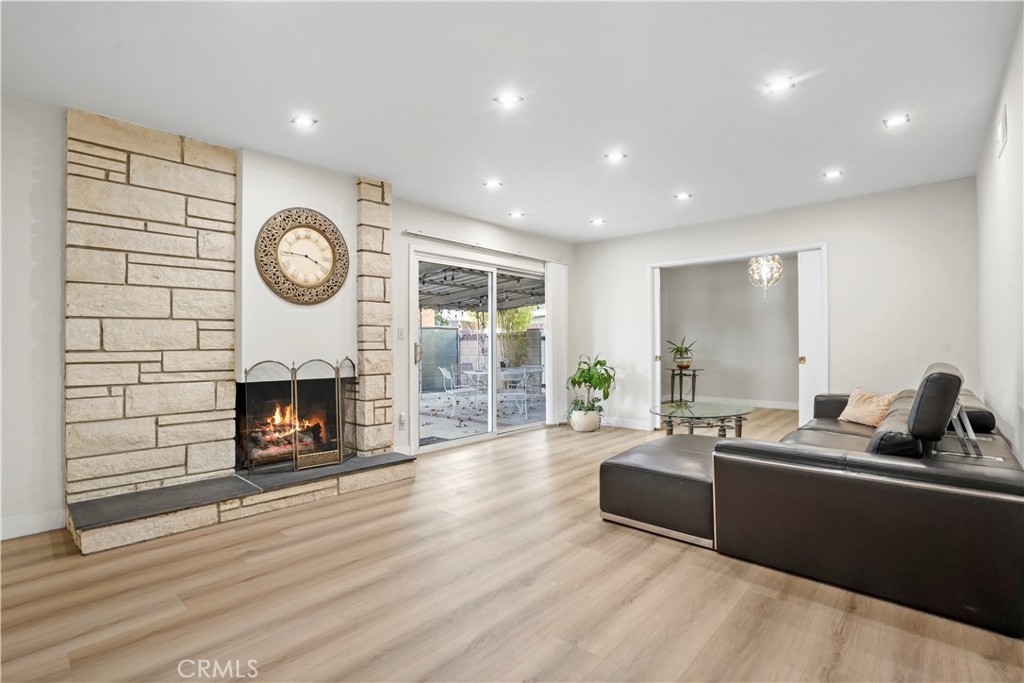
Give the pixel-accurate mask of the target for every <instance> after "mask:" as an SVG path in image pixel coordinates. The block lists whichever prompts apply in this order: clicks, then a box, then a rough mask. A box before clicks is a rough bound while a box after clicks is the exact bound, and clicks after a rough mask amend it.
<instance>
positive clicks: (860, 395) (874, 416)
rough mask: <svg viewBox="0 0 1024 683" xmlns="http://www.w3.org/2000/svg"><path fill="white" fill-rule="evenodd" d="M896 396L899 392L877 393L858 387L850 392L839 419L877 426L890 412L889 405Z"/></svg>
mask: <svg viewBox="0 0 1024 683" xmlns="http://www.w3.org/2000/svg"><path fill="white" fill-rule="evenodd" d="M896 396H897V394H876V393H875V392H873V391H865V390H864V389H861V388H860V387H857V388H856V389H854V390H853V393H852V394H850V400H849V401H848V402H847V404H846V408H845V409H844V410H843V414H842V415H840V416H839V419H840V420H842V421H844V422H856V423H858V424H862V425H868V426H869V427H877V426H878V423H879V422H881V421H882V418H884V417H885V414H886V413H888V412H889V406H891V405H892V402H893V401H895V400H896Z"/></svg>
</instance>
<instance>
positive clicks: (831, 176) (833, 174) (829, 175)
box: [821, 168, 843, 180]
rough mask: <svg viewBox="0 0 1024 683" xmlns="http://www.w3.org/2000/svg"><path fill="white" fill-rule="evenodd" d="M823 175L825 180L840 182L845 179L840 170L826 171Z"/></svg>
mask: <svg viewBox="0 0 1024 683" xmlns="http://www.w3.org/2000/svg"><path fill="white" fill-rule="evenodd" d="M821 175H822V177H824V178H825V180H839V179H840V178H842V177H843V170H842V169H840V168H834V169H832V170H831V171H825V172H824V173H822V174H821Z"/></svg>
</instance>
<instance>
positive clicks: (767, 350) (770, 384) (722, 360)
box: [659, 255, 799, 410]
mask: <svg viewBox="0 0 1024 683" xmlns="http://www.w3.org/2000/svg"><path fill="white" fill-rule="evenodd" d="M796 284H797V268H796V256H795V255H783V257H782V279H781V280H779V282H778V283H776V284H775V286H773V287H771V288H770V289H769V290H768V296H767V298H765V297H764V293H763V292H762V290H760V289H756V288H755V287H753V286H751V284H750V282H749V280H748V279H747V262H746V260H743V261H730V262H726V263H709V264H701V265H692V266H680V267H676V268H663V269H662V271H661V308H662V314H661V339H660V340H659V342H660V343H661V349H662V360H663V363H662V364H663V366H664V367H666V368H674V367H675V364H674V363H673V362H672V354H671V352H670V351H669V350H668V344H666V343H664V342H665V340H668V339H671V340H672V341H675V342H678V341H679V340H680V339H681V338H682V337H683V336H684V335H685V336H686V339H687V340H688V341H694V340H696V341H697V345H696V346H695V347H694V359H695V360H694V367H697V368H702V369H703V372H701V373H700V374H699V375H698V379H697V393H698V399H703V400H711V399H727V400H734V401H737V402H741V403H746V404H750V405H756V406H764V407H769V408H788V409H790V410H796V408H797V398H798V396H799V386H798V377H799V373H798V369H799V366H798V365H797V356H798V354H799V352H798V344H797V338H798V331H799V327H798V323H799V319H798V316H797V286H796ZM685 387H686V389H687V391H688V390H689V380H687V381H686V384H685ZM670 388H671V382H670V380H669V373H668V372H667V371H666V372H664V373H663V374H662V386H661V393H662V395H663V396H664V397H665V399H666V400H667V399H668V392H669V390H670ZM677 395H678V394H677ZM686 396H689V394H686Z"/></svg>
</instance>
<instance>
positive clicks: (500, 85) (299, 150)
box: [0, 2, 1021, 242]
mask: <svg viewBox="0 0 1024 683" xmlns="http://www.w3.org/2000/svg"><path fill="white" fill-rule="evenodd" d="M1020 14H1021V3H1020V2H1012V3H981V2H977V3H975V2H971V3H946V2H941V3H906V4H904V3H899V4H897V3H814V4H812V3H793V4H776V3H754V4H747V3H744V4H739V3H722V4H704V3H699V4H698V3H652V4H639V3H636V4H631V3H596V4H591V3H586V4H584V3H569V4H553V3H552V4H548V3H507V4H490V3H486V4H468V3H464V4H433V3H412V4H399V3H378V4H336V3H325V4H307V3H295V4H276V3H253V4H250V3H225V4H221V3H216V4H213V3H161V4H154V3H138V4H136V3H78V2H76V3H69V4H63V3H10V2H5V3H3V5H2V17H0V20H2V26H3V35H2V39H3V43H2V46H3V48H2V49H3V54H2V58H3V61H2V65H3V78H2V86H3V95H4V96H5V97H15V98H20V99H26V100H31V101H35V102H41V103H49V104H54V105H59V106H74V107H79V108H83V109H88V110H92V111H96V112H99V113H103V114H108V115H111V116H115V117H118V118H122V119H127V120H129V121H134V122H137V123H142V124H145V125H149V126H153V127H156V128H161V129H164V130H169V131H174V132H176V133H181V134H184V135H188V136H192V137H196V138H200V139H204V140H209V141H212V142H216V143H219V144H223V145H227V146H230V147H237V148H250V149H256V150H260V151H263V152H269V153H272V154H278V155H281V156H284V157H288V158H291V159H296V160H299V161H303V162H307V163H310V164H314V165H317V166H322V167H326V168H331V169H336V170H340V171H346V172H349V173H355V174H362V175H370V176H377V177H382V178H385V179H387V180H390V181H392V183H393V184H394V188H395V194H396V195H397V196H399V197H402V198H405V199H409V200H413V201H417V202H421V203H424V204H429V205H432V206H436V207H440V208H443V209H447V210H449V211H453V212H456V213H460V214H465V215H467V216H473V217H475V218H479V219H482V220H485V221H491V222H494V223H499V224H503V225H507V226H510V227H515V228H518V229H521V230H526V231H531V232H537V233H541V234H544V235H548V236H551V237H556V238H559V239H563V240H568V241H573V242H580V241H589V240H594V239H602V238H606V237H611V236H618V235H627V234H632V233H638V232H644V231H649V230H656V229H661V228H667V227H672V226H684V225H692V224H696V223H702V222H706V221H711V220H717V219H721V218H726V217H730V216H738V215H744V214H750V213H755V212H762V211H769V210H773V209H779V208H783V207H787V206H795V205H802V204H810V203H815V202H822V201H829V200H832V199H838V198H841V197H849V196H855V195H861V194H867V193H871V192H878V191H884V190H889V189H895V188H899V187H907V186H911V185H918V184H923V183H930V182H937V181H941V180H948V179H953V178H961V177H965V176H971V175H974V172H975V168H976V164H977V158H978V154H979V151H980V148H981V143H982V138H983V136H984V135H987V134H988V130H987V128H988V120H989V118H990V116H991V113H992V111H993V110H994V106H995V97H996V95H997V92H998V86H999V84H1000V82H1001V80H1002V74H1003V69H1004V66H1005V63H1006V59H1007V58H1008V54H1009V48H1010V45H1011V42H1012V40H1013V37H1014V35H1015V32H1016V27H1017V24H1018V21H1019V19H1020ZM778 76H795V77H797V78H798V79H799V80H800V83H799V85H798V86H797V87H796V88H794V89H792V90H789V91H787V92H785V93H784V94H782V95H778V96H765V95H763V94H762V93H761V92H760V91H759V89H760V88H761V87H762V86H763V84H764V83H765V82H766V81H767V80H769V79H771V78H774V77H778ZM507 89H510V90H514V91H516V92H518V93H520V94H521V95H523V96H524V97H525V98H526V101H525V102H524V103H523V104H522V105H521V106H520V107H518V108H516V109H512V110H506V109H502V108H501V107H499V106H498V105H496V104H495V103H494V102H493V101H492V98H493V97H494V96H495V95H497V94H498V93H499V92H500V91H503V90H507ZM299 112H309V113H311V114H313V115H314V116H316V117H317V118H319V120H320V124H319V125H317V126H316V127H315V128H314V129H312V130H310V131H299V130H296V129H295V127H294V126H292V125H290V124H289V123H288V122H289V120H290V119H291V118H292V117H293V116H295V115H296V114H297V113H299ZM902 112H909V113H910V115H911V117H912V123H911V125H910V126H909V127H906V128H903V129H896V130H890V131H886V130H884V129H883V128H882V125H881V119H882V118H883V117H885V116H888V115H892V114H895V113H902ZM1018 144H1019V143H1018ZM613 148H621V149H623V150H625V151H626V152H627V153H628V154H629V157H628V158H627V159H626V160H625V161H624V162H622V163H621V164H618V165H615V166H612V165H610V164H608V163H607V162H606V161H605V159H604V158H603V155H604V153H605V152H607V151H609V150H610V149H613ZM834 166H839V167H842V168H843V169H844V171H845V176H844V178H843V179H842V180H841V181H839V182H826V181H824V180H823V179H822V177H821V174H822V172H823V171H824V170H825V169H827V168H830V167H834ZM491 177H496V178H500V179H501V180H502V181H503V182H504V186H503V187H502V188H501V189H500V190H497V191H489V190H486V189H484V188H483V186H482V183H483V181H484V180H486V179H488V178H491ZM679 191H687V192H691V193H693V195H694V198H693V199H692V200H691V201H690V202H688V203H686V204H683V203H680V202H678V201H677V200H675V199H673V195H674V194H675V193H676V192H679ZM513 208H521V209H523V210H525V211H526V212H527V216H526V217H525V218H521V219H512V218H509V217H508V215H507V214H508V211H509V210H511V209H513ZM596 216H602V217H604V218H606V219H607V221H608V222H607V224H606V225H604V226H601V227H594V226H591V225H590V224H589V221H590V219H591V218H594V217H596Z"/></svg>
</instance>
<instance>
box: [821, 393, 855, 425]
mask: <svg viewBox="0 0 1024 683" xmlns="http://www.w3.org/2000/svg"><path fill="white" fill-rule="evenodd" d="M849 400H850V395H849V394H818V395H817V396H815V397H814V417H830V418H832V419H833V420H835V419H837V418H838V417H839V416H840V415H842V414H843V411H844V410H846V404H847V403H848V402H849Z"/></svg>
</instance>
